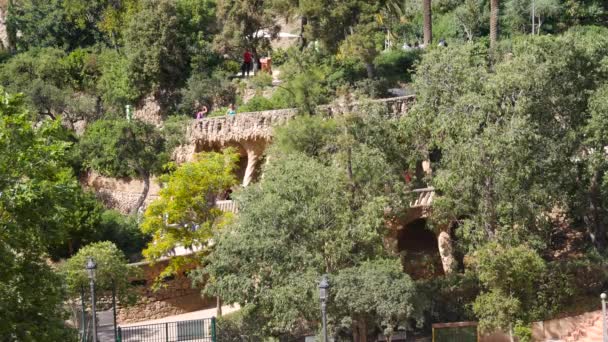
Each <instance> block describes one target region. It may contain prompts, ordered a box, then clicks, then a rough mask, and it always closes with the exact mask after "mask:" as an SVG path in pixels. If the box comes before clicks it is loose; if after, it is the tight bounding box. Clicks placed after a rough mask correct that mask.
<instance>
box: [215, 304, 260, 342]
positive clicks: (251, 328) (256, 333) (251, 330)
mask: <svg viewBox="0 0 608 342" xmlns="http://www.w3.org/2000/svg"><path fill="white" fill-rule="evenodd" d="M252 311H254V306H253V305H247V306H245V307H243V308H241V310H239V311H236V312H233V313H230V314H227V315H224V316H221V317H218V318H217V330H216V331H217V340H218V341H222V342H243V341H250V342H253V341H256V342H257V341H262V340H265V338H264V337H265V336H263V335H262V331H261V330H260V325H259V324H257V323H256V321H255V319H254V317H255V315H253V314H252Z"/></svg>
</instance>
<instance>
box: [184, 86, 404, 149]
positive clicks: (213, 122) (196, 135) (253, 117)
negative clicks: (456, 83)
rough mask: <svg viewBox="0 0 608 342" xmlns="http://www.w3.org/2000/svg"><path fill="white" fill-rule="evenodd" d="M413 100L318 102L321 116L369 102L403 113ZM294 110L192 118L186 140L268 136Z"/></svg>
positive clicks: (353, 109) (219, 140)
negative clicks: (321, 104)
mask: <svg viewBox="0 0 608 342" xmlns="http://www.w3.org/2000/svg"><path fill="white" fill-rule="evenodd" d="M414 101H415V97H414V96H401V97H393V98H388V99H380V100H369V101H362V102H355V103H353V104H348V105H346V104H333V105H327V106H320V107H319V108H318V111H319V113H320V115H322V116H337V115H342V114H344V113H349V112H359V111H362V110H365V107H367V106H371V105H380V106H384V107H386V109H387V111H388V114H389V115H390V116H393V117H399V116H403V115H405V114H407V112H408V110H409V109H410V108H411V106H412V105H413V103H414ZM297 113H298V110H297V109H295V108H291V109H277V110H268V111H262V112H249V113H238V114H236V115H235V116H221V117H213V118H206V119H202V120H193V122H192V124H191V125H190V127H189V128H188V130H187V141H189V142H190V144H194V143H195V142H196V141H205V142H206V143H219V144H224V143H226V142H229V141H237V142H238V141H245V140H247V141H255V140H270V139H271V137H272V129H273V127H275V126H280V125H284V124H285V123H287V122H288V121H289V120H291V119H293V118H295V117H296V115H297Z"/></svg>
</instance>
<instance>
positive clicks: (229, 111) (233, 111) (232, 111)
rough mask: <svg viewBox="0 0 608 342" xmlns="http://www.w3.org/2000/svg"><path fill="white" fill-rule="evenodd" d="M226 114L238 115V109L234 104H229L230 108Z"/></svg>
mask: <svg viewBox="0 0 608 342" xmlns="http://www.w3.org/2000/svg"><path fill="white" fill-rule="evenodd" d="M226 115H228V116H235V115H236V109H235V108H234V104H232V103H231V104H230V106H228V110H227V111H226Z"/></svg>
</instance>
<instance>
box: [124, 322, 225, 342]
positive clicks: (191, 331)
mask: <svg viewBox="0 0 608 342" xmlns="http://www.w3.org/2000/svg"><path fill="white" fill-rule="evenodd" d="M118 341H119V342H177V341H190V342H216V341H217V339H216V331H215V318H210V319H198V320H192V321H179V322H167V323H157V324H147V325H137V326H130V327H119V328H118Z"/></svg>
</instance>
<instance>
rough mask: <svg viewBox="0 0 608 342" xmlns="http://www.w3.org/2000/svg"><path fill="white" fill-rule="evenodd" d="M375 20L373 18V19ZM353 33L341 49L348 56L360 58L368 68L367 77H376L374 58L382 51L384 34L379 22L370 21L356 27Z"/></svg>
mask: <svg viewBox="0 0 608 342" xmlns="http://www.w3.org/2000/svg"><path fill="white" fill-rule="evenodd" d="M372 20H373V19H372ZM354 30H356V31H355V32H354V33H353V34H351V35H349V36H347V37H346V39H345V40H344V42H343V43H342V45H341V47H340V49H341V51H340V52H341V53H342V54H343V55H346V56H355V57H356V58H358V59H360V60H361V61H362V62H363V64H365V68H366V70H367V77H368V78H374V77H375V76H376V75H375V70H374V59H376V57H377V56H378V55H379V54H380V51H382V44H383V43H384V34H383V32H382V30H381V28H380V25H378V23H377V22H374V21H370V22H368V23H365V24H359V25H357V26H356V27H355V29H354Z"/></svg>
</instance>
